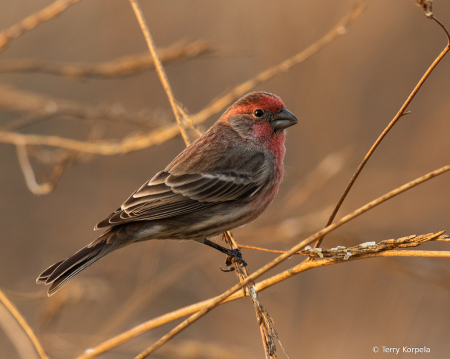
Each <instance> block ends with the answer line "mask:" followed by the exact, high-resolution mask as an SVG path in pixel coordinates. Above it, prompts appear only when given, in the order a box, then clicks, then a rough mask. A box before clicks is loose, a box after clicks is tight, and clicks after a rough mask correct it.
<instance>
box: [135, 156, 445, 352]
mask: <svg viewBox="0 0 450 359" xmlns="http://www.w3.org/2000/svg"><path fill="white" fill-rule="evenodd" d="M449 170H450V165H447V166H444V167H441V168H439V169H438V170H435V171H433V172H430V173H428V174H426V175H424V176H422V177H419V178H417V179H415V180H414V181H411V182H409V183H407V184H405V185H403V186H401V187H398V188H396V189H394V190H393V191H391V192H389V193H386V194H385V195H383V196H381V197H379V198H377V199H375V200H373V201H372V202H369V203H368V204H366V205H365V206H363V207H360V208H359V209H357V210H356V211H354V212H352V213H350V214H348V215H346V216H345V217H343V218H341V219H340V220H339V221H337V222H335V223H333V224H330V225H329V226H328V227H326V228H324V229H322V230H321V231H319V232H317V233H315V234H314V235H312V236H310V237H308V238H307V239H305V240H303V241H301V242H300V243H298V244H297V245H295V246H294V247H292V248H291V249H290V250H288V251H287V252H286V253H283V254H281V255H280V256H278V257H277V258H275V259H274V260H273V261H271V262H270V263H268V264H266V265H265V266H263V267H261V268H260V269H258V270H257V271H256V272H254V273H253V274H251V275H249V276H248V277H247V278H246V279H244V280H243V281H241V282H240V283H238V284H236V285H234V286H233V287H231V288H230V289H228V290H227V291H226V292H224V293H223V294H221V295H220V296H218V297H216V298H215V299H214V300H213V301H212V302H211V303H210V304H209V305H208V306H206V307H205V308H203V309H202V310H200V311H198V312H197V313H195V314H193V315H191V316H190V317H189V318H188V319H186V320H185V321H183V322H182V323H180V324H179V325H177V326H176V327H175V328H174V329H172V330H171V331H170V332H169V333H167V334H166V335H164V336H163V337H161V338H160V339H159V340H158V341H157V342H156V343H155V344H153V345H152V346H151V347H149V348H147V349H146V350H145V351H144V352H142V353H141V354H140V355H138V356H137V357H136V359H143V358H146V357H147V356H148V355H150V354H151V353H153V352H154V351H155V350H157V349H158V348H160V347H161V346H163V345H164V344H165V343H167V342H168V341H169V340H170V339H171V338H173V337H174V336H176V335H177V334H178V333H180V332H181V331H183V330H184V329H186V328H187V327H188V326H190V325H191V324H193V323H195V322H196V321H197V320H198V319H200V318H201V317H203V316H204V315H205V314H206V313H208V312H209V311H210V310H212V309H214V308H215V307H217V306H218V305H219V303H220V302H221V301H223V300H224V299H226V298H227V297H229V296H230V295H232V294H233V293H234V292H236V291H238V290H239V289H241V288H243V287H244V286H246V285H247V284H249V283H250V282H251V281H253V280H255V279H256V278H258V277H260V276H261V275H263V274H264V273H266V272H267V271H269V270H270V269H272V268H274V267H276V266H277V265H278V264H280V263H282V262H284V261H285V260H286V259H287V258H289V257H290V256H291V255H293V254H294V253H295V252H297V251H298V250H300V249H301V248H303V247H305V246H307V245H308V244H310V243H311V242H314V241H316V240H318V239H319V238H320V237H322V236H324V235H325V234H327V233H329V232H331V231H334V230H335V229H336V228H338V227H340V226H342V225H343V224H345V223H347V222H348V221H350V220H352V219H353V218H355V217H358V216H359V215H361V214H363V213H365V212H367V211H368V210H370V209H372V208H373V207H375V206H377V205H379V204H381V203H383V202H385V201H387V200H389V199H391V198H392V197H395V196H397V195H398V194H400V193H402V192H405V191H407V190H408V189H410V188H412V187H415V186H417V185H419V184H420V183H423V182H425V181H428V180H429V179H431V178H434V177H436V176H438V175H440V174H442V173H445V172H447V171H449Z"/></svg>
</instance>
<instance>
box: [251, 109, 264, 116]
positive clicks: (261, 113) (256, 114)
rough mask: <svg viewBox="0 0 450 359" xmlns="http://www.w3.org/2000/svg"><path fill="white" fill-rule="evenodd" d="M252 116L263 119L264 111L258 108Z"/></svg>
mask: <svg viewBox="0 0 450 359" xmlns="http://www.w3.org/2000/svg"><path fill="white" fill-rule="evenodd" d="M253 115H254V116H255V117H263V115H264V111H263V110H261V109H260V108H258V109H256V110H255V112H253Z"/></svg>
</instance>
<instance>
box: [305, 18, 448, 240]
mask: <svg viewBox="0 0 450 359" xmlns="http://www.w3.org/2000/svg"><path fill="white" fill-rule="evenodd" d="M427 16H428V17H430V18H432V19H433V20H434V21H436V22H437V23H438V24H439V26H441V27H442V28H443V30H444V32H445V34H446V36H447V46H446V47H445V48H444V50H442V52H441V53H440V54H439V56H438V57H436V59H435V60H434V61H433V63H432V64H431V66H430V67H429V68H428V69H427V71H425V73H424V74H423V76H422V78H421V79H420V81H419V82H418V83H417V85H416V87H414V89H413V91H412V92H411V94H410V95H409V96H408V98H407V99H406V101H405V103H404V104H403V105H402V107H401V108H400V110H399V111H398V112H397V114H396V115H395V117H394V118H393V119H392V121H391V122H390V123H389V125H388V126H387V127H386V128H385V129H384V131H383V132H382V133H381V135H380V136H379V137H378V139H377V140H376V141H375V143H374V144H373V145H372V147H371V148H370V150H369V152H367V154H366V155H365V156H364V159H363V160H362V162H361V163H360V165H359V166H358V168H357V169H356V171H355V173H354V174H353V176H352V178H351V179H350V182H349V183H348V185H347V187H346V188H345V190H344V193H343V194H342V196H341V198H340V199H339V201H338V203H337V204H336V207H335V209H334V210H333V213H331V216H330V218H329V219H328V222H327V224H326V226H329V225H330V224H331V223H332V222H333V220H334V218H335V217H336V214H337V212H338V211H339V209H340V208H341V205H342V203H343V202H344V200H345V198H346V197H347V194H348V193H349V192H350V189H351V188H352V186H353V184H354V183H355V181H356V179H357V178H358V176H359V174H360V173H361V171H362V170H363V168H364V166H365V165H366V163H367V161H369V158H370V157H371V156H372V154H373V153H374V152H375V150H376V149H377V147H378V145H379V144H380V143H381V141H382V140H383V139H384V137H385V136H386V135H387V133H388V132H389V131H390V130H391V129H392V127H394V125H395V124H396V123H397V121H398V120H399V119H400V118H401V117H403V116H404V115H405V111H406V108H407V107H408V106H409V104H410V103H411V101H412V100H413V99H414V97H415V96H416V94H417V92H419V90H420V88H421V87H422V85H423V84H424V82H425V81H426V79H427V78H428V77H429V76H430V74H431V72H432V71H433V70H434V69H435V68H436V66H437V65H438V64H439V62H440V61H441V60H442V59H443V58H444V56H445V55H446V54H447V52H448V51H449V50H450V35H449V33H448V31H447V29H446V28H445V26H444V25H443V24H442V23H441V22H440V21H439V20H437V19H436V18H435V17H434V16H433V15H432V14H431V15H427ZM323 238H324V237H320V238H319V240H318V241H317V243H316V244H315V245H314V248H319V247H320V245H321V243H322V240H323Z"/></svg>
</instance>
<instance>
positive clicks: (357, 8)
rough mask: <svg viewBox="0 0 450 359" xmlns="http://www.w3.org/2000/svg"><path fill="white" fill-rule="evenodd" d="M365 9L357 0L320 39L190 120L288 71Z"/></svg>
mask: <svg viewBox="0 0 450 359" xmlns="http://www.w3.org/2000/svg"><path fill="white" fill-rule="evenodd" d="M364 9H365V5H364V4H363V3H362V2H357V3H356V4H354V5H353V8H352V10H351V11H350V12H349V13H348V14H346V15H345V16H344V17H343V18H342V19H341V20H339V22H338V23H337V24H336V26H334V27H333V28H332V29H331V30H330V31H329V32H328V33H327V34H326V35H325V36H323V37H322V38H321V39H320V40H318V41H316V42H315V43H313V44H312V45H310V46H309V47H307V48H306V49H305V50H303V51H301V52H299V53H298V54H296V55H294V56H292V57H290V58H289V59H287V60H284V61H283V62H281V63H280V64H278V65H275V66H273V67H270V68H268V69H267V70H265V71H263V72H261V73H259V74H258V75H256V76H255V77H254V78H252V79H250V80H248V81H246V82H244V83H242V84H240V85H238V86H236V87H235V88H233V89H232V90H231V91H229V92H228V93H227V94H225V95H224V96H221V97H220V98H218V99H217V100H215V101H214V102H213V103H211V104H210V105H208V106H207V107H205V108H204V109H203V110H201V111H200V112H198V113H197V114H196V115H194V116H193V117H192V121H193V122H194V123H199V122H203V121H205V120H206V119H207V118H209V117H211V116H212V115H214V114H216V113H218V112H219V111H221V110H222V109H224V108H225V107H226V106H228V105H229V104H231V103H232V102H233V101H235V100H236V99H238V98H239V97H241V96H242V95H244V94H245V93H247V92H249V91H250V90H251V89H253V88H254V87H256V86H257V85H259V84H261V83H263V82H266V81H268V80H270V79H271V78H273V77H274V76H275V75H278V74H280V73H282V72H286V71H288V70H289V69H290V68H291V67H293V66H294V65H297V64H299V63H301V62H303V61H305V60H306V59H307V58H309V57H311V56H312V55H314V54H315V53H317V52H318V51H319V50H321V49H323V48H324V47H325V46H326V45H328V44H329V43H330V42H331V41H333V40H334V39H335V38H336V37H338V36H340V35H343V34H345V29H346V27H347V26H349V25H351V24H352V23H353V21H354V20H356V18H357V17H358V16H359V15H361V13H362V12H363V10H364Z"/></svg>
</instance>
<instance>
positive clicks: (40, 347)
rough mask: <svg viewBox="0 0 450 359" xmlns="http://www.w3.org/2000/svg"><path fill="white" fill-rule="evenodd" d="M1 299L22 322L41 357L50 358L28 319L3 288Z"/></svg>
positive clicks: (0, 294)
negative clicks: (5, 293)
mask: <svg viewBox="0 0 450 359" xmlns="http://www.w3.org/2000/svg"><path fill="white" fill-rule="evenodd" d="M0 301H1V302H2V303H3V305H4V306H5V307H6V308H7V309H8V310H9V312H10V313H11V314H12V315H13V316H14V318H15V319H16V320H17V322H18V323H19V324H20V326H21V327H22V329H23V330H24V331H25V333H26V334H27V335H28V337H29V338H30V340H31V342H32V343H33V345H34V347H35V348H36V351H37V352H38V354H39V356H40V357H41V359H48V356H47V354H45V351H44V348H42V345H41V343H40V342H39V340H38V339H37V338H36V335H35V334H34V332H33V330H32V329H31V327H30V326H29V325H28V323H27V321H26V320H25V319H24V318H23V317H22V315H21V314H20V313H19V311H18V310H17V309H16V307H15V306H14V305H13V304H12V303H11V302H10V301H9V299H8V298H7V297H6V296H5V295H4V294H3V292H2V291H1V290H0Z"/></svg>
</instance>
